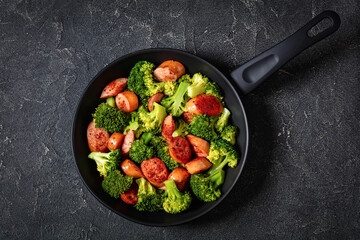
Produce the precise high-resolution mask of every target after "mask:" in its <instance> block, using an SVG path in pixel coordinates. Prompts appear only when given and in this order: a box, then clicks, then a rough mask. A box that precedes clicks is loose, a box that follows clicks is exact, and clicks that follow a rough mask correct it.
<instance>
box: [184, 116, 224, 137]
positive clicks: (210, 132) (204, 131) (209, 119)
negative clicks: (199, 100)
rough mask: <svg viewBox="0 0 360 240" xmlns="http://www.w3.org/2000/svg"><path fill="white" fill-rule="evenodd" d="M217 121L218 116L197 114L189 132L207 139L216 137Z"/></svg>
mask: <svg viewBox="0 0 360 240" xmlns="http://www.w3.org/2000/svg"><path fill="white" fill-rule="evenodd" d="M216 121H217V116H207V115H204V114H201V115H197V116H195V117H194V118H193V119H192V120H191V122H190V127H189V132H190V133H191V134H192V135H195V136H197V137H199V138H202V139H205V140H207V141H211V140H212V139H216V138H218V134H217V133H216V131H215V124H216Z"/></svg>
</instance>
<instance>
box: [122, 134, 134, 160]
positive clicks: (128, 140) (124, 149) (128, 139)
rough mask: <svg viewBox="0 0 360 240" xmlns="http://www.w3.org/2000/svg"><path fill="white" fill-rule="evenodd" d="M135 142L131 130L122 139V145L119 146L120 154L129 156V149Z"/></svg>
mask: <svg viewBox="0 0 360 240" xmlns="http://www.w3.org/2000/svg"><path fill="white" fill-rule="evenodd" d="M134 141H135V134H134V131H133V130H130V131H129V132H128V133H127V134H126V135H125V138H124V142H123V145H122V146H121V151H122V154H123V155H125V156H127V155H129V152H130V148H131V145H132V143H133V142H134Z"/></svg>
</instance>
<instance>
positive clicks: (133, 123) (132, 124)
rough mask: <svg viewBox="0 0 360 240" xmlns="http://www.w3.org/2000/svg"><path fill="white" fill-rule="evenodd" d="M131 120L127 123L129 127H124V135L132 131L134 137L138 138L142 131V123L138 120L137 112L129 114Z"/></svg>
mask: <svg viewBox="0 0 360 240" xmlns="http://www.w3.org/2000/svg"><path fill="white" fill-rule="evenodd" d="M130 117H131V120H130V121H129V125H128V126H127V127H125V129H124V133H125V134H126V133H127V132H128V131H129V130H133V131H134V133H135V137H136V138H139V137H140V135H141V134H142V133H143V131H144V129H143V127H142V124H143V123H142V122H141V121H140V118H139V113H138V112H137V111H132V112H131V113H130Z"/></svg>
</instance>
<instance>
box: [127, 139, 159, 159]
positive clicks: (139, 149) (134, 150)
mask: <svg viewBox="0 0 360 240" xmlns="http://www.w3.org/2000/svg"><path fill="white" fill-rule="evenodd" d="M154 155H155V149H154V148H153V147H151V146H147V145H146V144H145V142H144V141H143V140H141V139H137V140H135V141H134V142H133V143H132V145H131V148H130V152H129V157H130V158H131V160H133V161H134V162H136V163H138V164H141V163H142V161H144V160H146V159H149V158H151V157H153V156H154Z"/></svg>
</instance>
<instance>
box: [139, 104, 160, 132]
mask: <svg viewBox="0 0 360 240" xmlns="http://www.w3.org/2000/svg"><path fill="white" fill-rule="evenodd" d="M138 113H139V119H140V121H141V122H142V124H143V125H142V127H143V129H144V131H146V132H153V133H154V134H157V133H160V132H161V126H162V123H163V121H164V118H165V117H166V116H167V113H166V109H165V108H164V107H163V106H161V105H160V104H158V103H154V105H153V110H152V111H151V112H148V111H147V110H146V109H145V108H144V107H143V106H141V107H139V110H138Z"/></svg>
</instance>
